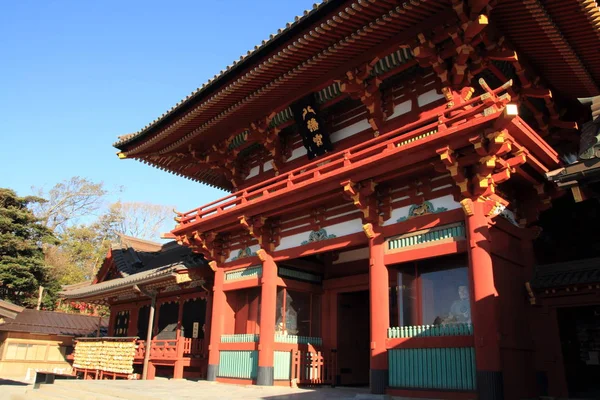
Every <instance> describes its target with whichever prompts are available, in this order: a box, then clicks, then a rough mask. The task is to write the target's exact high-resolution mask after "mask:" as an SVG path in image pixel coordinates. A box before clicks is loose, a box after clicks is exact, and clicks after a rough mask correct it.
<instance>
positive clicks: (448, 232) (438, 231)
mask: <svg viewBox="0 0 600 400" xmlns="http://www.w3.org/2000/svg"><path fill="white" fill-rule="evenodd" d="M449 238H458V239H464V238H465V235H464V226H463V225H462V223H461V225H459V226H446V227H444V226H441V227H438V228H435V229H433V230H430V231H428V232H424V233H415V234H414V235H411V236H401V237H395V238H389V239H387V244H388V249H390V250H394V249H401V248H404V247H410V246H416V245H419V244H423V243H430V242H435V241H438V240H443V239H449Z"/></svg>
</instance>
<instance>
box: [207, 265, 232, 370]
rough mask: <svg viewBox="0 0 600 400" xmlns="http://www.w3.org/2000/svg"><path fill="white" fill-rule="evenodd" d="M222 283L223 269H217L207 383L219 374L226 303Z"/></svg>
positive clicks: (223, 279)
mask: <svg viewBox="0 0 600 400" xmlns="http://www.w3.org/2000/svg"><path fill="white" fill-rule="evenodd" d="M224 281H225V271H223V268H218V267H217V268H216V271H215V283H214V285H213V298H212V314H211V322H210V344H209V345H208V369H207V371H206V380H209V381H216V380H217V376H218V374H219V344H220V343H221V333H222V331H223V312H224V309H225V302H226V301H227V299H226V297H225V292H224V291H223V282H224Z"/></svg>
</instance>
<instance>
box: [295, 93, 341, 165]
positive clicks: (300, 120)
mask: <svg viewBox="0 0 600 400" xmlns="http://www.w3.org/2000/svg"><path fill="white" fill-rule="evenodd" d="M291 108H292V113H293V114H294V119H295V120H296V125H297V126H298V130H299V133H300V136H301V137H302V143H303V144H304V147H305V148H306V154H307V156H308V159H309V160H312V159H313V158H315V157H317V156H321V155H323V154H325V153H327V152H330V151H332V150H333V146H332V144H331V140H330V139H329V135H328V134H327V132H325V130H324V125H323V120H322V118H321V114H320V112H319V108H318V106H317V104H316V102H315V101H314V98H313V96H312V95H309V96H306V97H305V98H303V99H301V100H299V101H297V102H296V103H294V104H293V105H292V107H291Z"/></svg>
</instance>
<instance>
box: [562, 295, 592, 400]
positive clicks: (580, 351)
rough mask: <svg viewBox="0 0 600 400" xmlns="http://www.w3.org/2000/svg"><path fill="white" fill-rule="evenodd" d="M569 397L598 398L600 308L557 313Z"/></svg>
mask: <svg viewBox="0 0 600 400" xmlns="http://www.w3.org/2000/svg"><path fill="white" fill-rule="evenodd" d="M558 323H559V327H560V341H561V345H562V354H563V360H564V363H565V374H566V378H567V385H568V388H569V396H570V397H572V398H578V399H598V398H600V379H599V377H600V306H587V307H572V308H561V309H559V310H558Z"/></svg>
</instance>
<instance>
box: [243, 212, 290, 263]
mask: <svg viewBox="0 0 600 400" xmlns="http://www.w3.org/2000/svg"><path fill="white" fill-rule="evenodd" d="M239 220H240V224H241V225H242V227H244V229H246V231H247V232H248V234H249V235H250V236H251V237H252V238H254V239H256V240H257V241H258V245H259V246H260V248H261V249H262V250H264V251H268V252H272V251H274V250H275V248H276V247H277V246H279V242H280V241H281V227H280V226H279V223H278V221H277V220H271V219H269V220H268V219H267V218H265V217H261V216H256V217H247V216H245V215H244V216H241V217H240V219H239ZM256 254H257V255H258V251H257V252H256Z"/></svg>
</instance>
